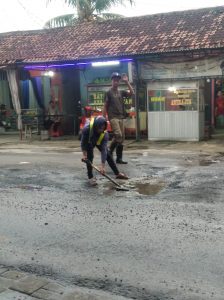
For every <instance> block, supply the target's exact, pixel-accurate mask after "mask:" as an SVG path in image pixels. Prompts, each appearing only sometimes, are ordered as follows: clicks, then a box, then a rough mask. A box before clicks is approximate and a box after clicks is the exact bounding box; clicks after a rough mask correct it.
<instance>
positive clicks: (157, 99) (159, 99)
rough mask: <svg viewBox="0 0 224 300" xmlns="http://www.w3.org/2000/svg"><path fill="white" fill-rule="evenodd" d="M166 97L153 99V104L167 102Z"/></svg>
mask: <svg viewBox="0 0 224 300" xmlns="http://www.w3.org/2000/svg"><path fill="white" fill-rule="evenodd" d="M165 99H166V98H165V97H151V102H165Z"/></svg>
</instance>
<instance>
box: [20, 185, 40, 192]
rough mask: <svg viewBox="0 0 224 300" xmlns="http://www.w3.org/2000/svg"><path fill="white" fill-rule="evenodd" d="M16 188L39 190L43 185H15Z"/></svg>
mask: <svg viewBox="0 0 224 300" xmlns="http://www.w3.org/2000/svg"><path fill="white" fill-rule="evenodd" d="M16 188H18V189H21V190H27V191H34V190H35V191H39V190H41V189H42V188H43V187H42V186H37V185H17V186H16Z"/></svg>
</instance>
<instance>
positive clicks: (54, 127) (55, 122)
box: [44, 100, 61, 136]
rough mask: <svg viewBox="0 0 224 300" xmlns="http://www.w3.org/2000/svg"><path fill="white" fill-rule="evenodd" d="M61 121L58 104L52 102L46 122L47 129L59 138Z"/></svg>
mask: <svg viewBox="0 0 224 300" xmlns="http://www.w3.org/2000/svg"><path fill="white" fill-rule="evenodd" d="M60 123H61V119H60V117H59V110H58V106H57V103H56V102H54V101H53V100H51V101H50V102H49V106H48V109H47V117H46V119H45V122H44V127H45V129H47V130H49V132H50V134H51V135H52V136H59V132H58V129H59V126H60Z"/></svg>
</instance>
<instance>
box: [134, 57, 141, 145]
mask: <svg viewBox="0 0 224 300" xmlns="http://www.w3.org/2000/svg"><path fill="white" fill-rule="evenodd" d="M134 64H135V70H136V82H135V110H136V141H137V142H139V141H140V118H139V83H140V78H139V65H138V61H137V60H135V61H134Z"/></svg>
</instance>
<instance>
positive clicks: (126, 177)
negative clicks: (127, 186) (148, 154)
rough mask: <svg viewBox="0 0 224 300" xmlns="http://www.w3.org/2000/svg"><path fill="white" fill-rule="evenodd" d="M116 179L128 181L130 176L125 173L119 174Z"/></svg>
mask: <svg viewBox="0 0 224 300" xmlns="http://www.w3.org/2000/svg"><path fill="white" fill-rule="evenodd" d="M116 179H128V176H127V175H125V174H124V173H119V174H117V176H116Z"/></svg>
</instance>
